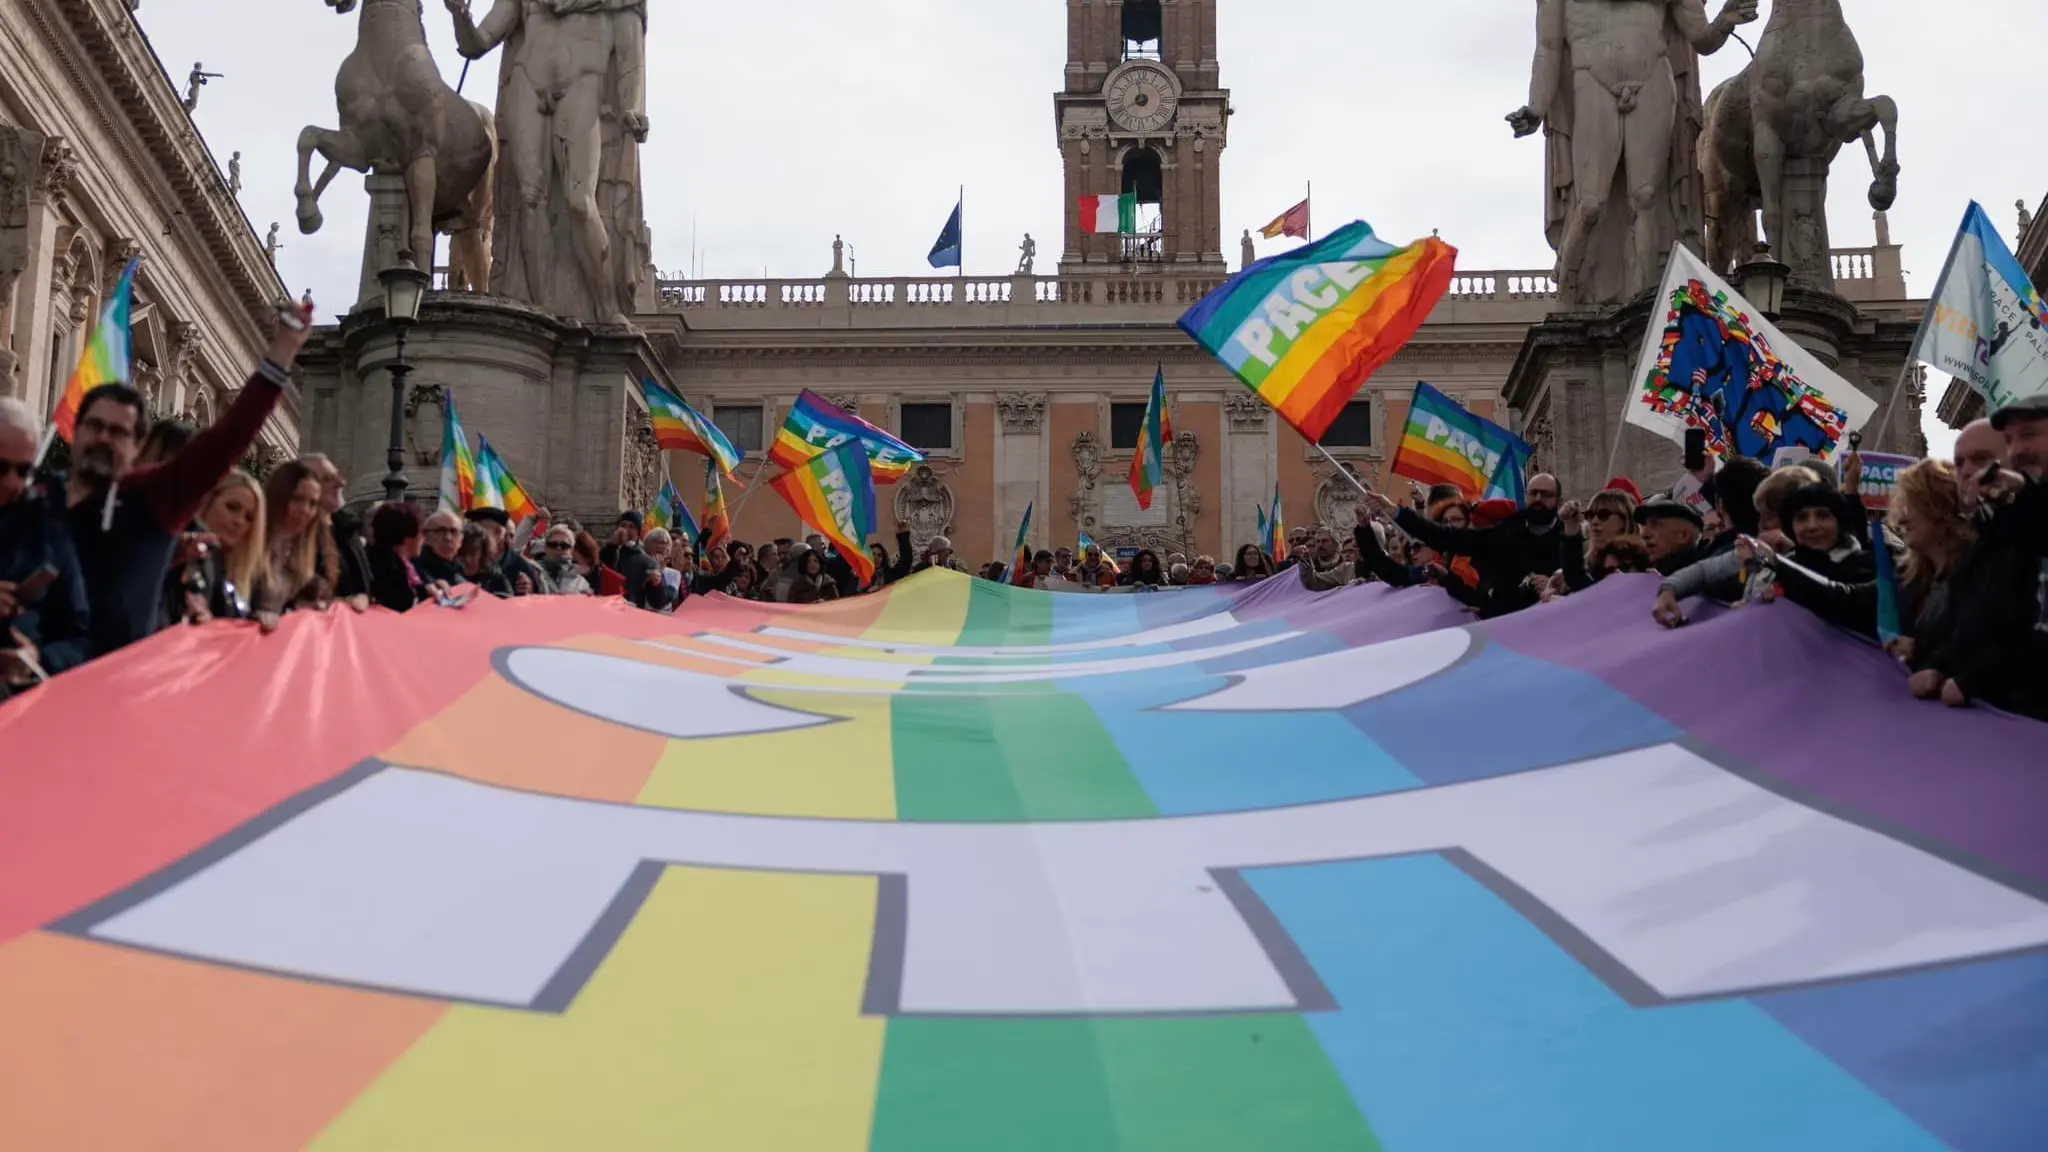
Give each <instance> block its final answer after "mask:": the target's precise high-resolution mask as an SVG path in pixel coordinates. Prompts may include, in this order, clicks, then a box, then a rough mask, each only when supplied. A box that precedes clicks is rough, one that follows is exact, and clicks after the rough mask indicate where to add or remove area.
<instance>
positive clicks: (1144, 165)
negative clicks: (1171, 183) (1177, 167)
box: [1122, 148, 1166, 216]
mask: <svg viewBox="0 0 2048 1152" xmlns="http://www.w3.org/2000/svg"><path fill="white" fill-rule="evenodd" d="M1165 191H1166V177H1165V175H1164V173H1162V172H1161V170H1160V167H1159V153H1157V152H1154V151H1153V150H1152V149H1150V148H1133V149H1131V150H1130V151H1129V152H1126V153H1125V154H1124V186H1123V188H1122V192H1123V194H1124V195H1126V196H1136V197H1137V198H1138V211H1139V214H1140V215H1141V216H1142V215H1143V214H1144V210H1145V208H1146V207H1147V206H1148V205H1149V206H1151V207H1153V208H1157V207H1158V206H1159V202H1160V200H1161V199H1162V198H1163V197H1164V194H1165Z"/></svg>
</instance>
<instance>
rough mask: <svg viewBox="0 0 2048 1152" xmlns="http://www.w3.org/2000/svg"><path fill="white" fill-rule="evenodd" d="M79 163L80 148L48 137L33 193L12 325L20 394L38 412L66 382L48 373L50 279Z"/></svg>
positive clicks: (52, 315) (52, 305)
mask: <svg viewBox="0 0 2048 1152" xmlns="http://www.w3.org/2000/svg"><path fill="white" fill-rule="evenodd" d="M78 163H79V161H78V154H77V153H76V152H74V151H72V149H71V145H70V144H69V143H68V142H67V141H66V140H65V139H64V138H63V137H61V136H51V137H49V138H47V139H45V140H44V141H43V149H42V160H41V164H40V166H39V168H38V169H37V180H36V185H35V188H34V189H33V190H31V191H30V193H29V201H30V209H29V212H28V217H27V220H28V224H27V227H28V234H27V259H26V263H25V265H24V267H23V269H22V273H21V277H20V279H19V280H18V281H17V282H16V292H15V304H14V309H13V316H12V318H11V320H10V325H11V327H12V330H13V333H14V336H15V344H14V352H15V354H16V356H17V357H19V365H20V367H19V371H20V378H19V383H18V387H17V389H16V393H15V394H16V395H18V396H20V397H22V399H24V400H26V401H28V404H29V406H30V407H31V408H34V409H36V410H37V411H38V412H42V411H45V410H47V409H48V408H49V407H50V405H51V403H52V399H51V392H52V390H53V389H55V388H58V387H61V386H62V383H63V382H62V381H61V380H60V381H55V382H52V381H51V380H50V379H49V377H50V375H51V371H52V370H51V368H50V364H51V358H52V356H53V355H54V353H55V347H54V345H55V342H56V332H55V327H56V324H55V320H56V308H57V305H56V301H55V299H54V297H53V295H52V289H53V287H54V286H53V285H52V284H51V280H52V278H53V276H54V272H55V268H56V264H57V250H58V246H59V244H60V242H63V240H64V237H62V236H60V231H61V225H62V223H63V216H62V208H63V206H64V197H65V195H66V193H67V192H68V191H69V189H70V187H71V180H72V177H74V176H76V175H77V173H78ZM38 201H40V204H38V203H37V202H38ZM23 284H26V285H27V286H28V288H27V290H25V291H24V290H21V287H20V286H21V285H23ZM64 370H65V371H68V370H69V369H68V368H66V369H64Z"/></svg>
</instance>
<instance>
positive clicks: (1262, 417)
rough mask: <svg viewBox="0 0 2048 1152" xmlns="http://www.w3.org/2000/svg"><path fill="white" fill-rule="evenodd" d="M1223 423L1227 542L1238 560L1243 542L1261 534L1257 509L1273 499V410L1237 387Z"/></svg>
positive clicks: (1229, 394)
mask: <svg viewBox="0 0 2048 1152" xmlns="http://www.w3.org/2000/svg"><path fill="white" fill-rule="evenodd" d="M1223 424H1224V435H1223V459H1222V470H1223V494H1222V495H1223V516H1222V526H1223V543H1222V547H1223V548H1224V550H1225V551H1228V552H1231V553H1232V556H1231V559H1232V561H1233V562H1234V561H1235V560H1236V555H1235V553H1236V550H1237V547H1238V545H1240V544H1248V543H1251V542H1253V541H1256V540H1258V539H1259V534H1258V532H1259V516H1258V511H1257V509H1258V508H1260V507H1263V506H1266V505H1269V504H1271V503H1272V502H1273V484H1274V481H1275V479H1276V476H1275V473H1274V471H1273V465H1274V463H1275V461H1274V458H1273V452H1274V447H1273V433H1272V427H1271V426H1272V410H1271V409H1269V408H1267V407H1266V403H1265V401H1263V400H1260V399H1259V398H1258V397H1256V396H1254V395H1252V394H1251V393H1249V392H1246V391H1243V390H1232V391H1230V392H1227V393H1225V394H1224V396H1223ZM1217 559H1218V560H1221V559H1223V557H1222V556H1220V555H1219V556H1218V557H1217Z"/></svg>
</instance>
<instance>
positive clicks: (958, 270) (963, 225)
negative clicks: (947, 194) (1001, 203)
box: [953, 184, 967, 280]
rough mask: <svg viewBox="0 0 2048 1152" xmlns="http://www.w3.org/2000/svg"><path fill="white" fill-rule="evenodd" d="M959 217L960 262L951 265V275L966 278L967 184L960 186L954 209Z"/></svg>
mask: <svg viewBox="0 0 2048 1152" xmlns="http://www.w3.org/2000/svg"><path fill="white" fill-rule="evenodd" d="M954 211H955V212H957V213H958V215H959V217H960V263H958V264H956V265H954V266H953V275H955V276H958V277H959V278H961V279H962V280H965V279H966V278H967V185H965V184H962V185H961V186H960V201H959V204H958V206H957V207H956V208H955V209H954Z"/></svg>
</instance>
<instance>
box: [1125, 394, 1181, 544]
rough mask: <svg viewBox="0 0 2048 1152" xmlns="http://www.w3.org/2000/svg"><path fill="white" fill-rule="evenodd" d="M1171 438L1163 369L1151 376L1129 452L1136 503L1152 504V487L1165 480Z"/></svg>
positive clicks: (1148, 507)
mask: <svg viewBox="0 0 2048 1152" xmlns="http://www.w3.org/2000/svg"><path fill="white" fill-rule="evenodd" d="M1172 442H1173V417H1172V416H1171V415H1170V414H1169V413H1168V412H1167V411H1166V369H1165V368H1164V367H1161V368H1160V369H1159V370H1158V371H1157V372H1156V373H1154V374H1153V377H1152V398H1151V400H1150V401H1148V402H1147V403H1146V405H1145V422H1144V423H1143V424H1142V425H1140V426H1139V428H1138V444H1137V449H1136V451H1134V452H1132V453H1131V493H1132V494H1133V495H1135V496H1136V497H1137V498H1138V507H1140V508H1145V509H1150V508H1151V507H1152V490H1153V489H1155V488H1157V487H1159V486H1160V485H1161V484H1164V483H1165V482H1166V445H1168V444H1170V443H1172Z"/></svg>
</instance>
